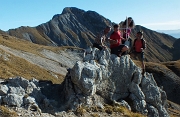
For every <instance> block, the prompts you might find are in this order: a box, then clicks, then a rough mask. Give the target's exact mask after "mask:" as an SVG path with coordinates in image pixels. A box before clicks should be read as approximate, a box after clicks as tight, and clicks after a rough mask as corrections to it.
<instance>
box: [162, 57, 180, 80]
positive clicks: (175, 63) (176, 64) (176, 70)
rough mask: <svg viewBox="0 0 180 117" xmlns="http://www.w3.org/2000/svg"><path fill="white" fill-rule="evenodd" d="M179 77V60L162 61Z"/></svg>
mask: <svg viewBox="0 0 180 117" xmlns="http://www.w3.org/2000/svg"><path fill="white" fill-rule="evenodd" d="M162 64H163V65H165V66H166V67H168V68H169V69H170V70H172V71H173V72H174V73H175V74H176V75H178V76H179V77H180V60H178V61H169V62H164V63H162Z"/></svg>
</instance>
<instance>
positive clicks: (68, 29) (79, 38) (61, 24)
mask: <svg viewBox="0 0 180 117" xmlns="http://www.w3.org/2000/svg"><path fill="white" fill-rule="evenodd" d="M110 24H111V22H110V20H108V19H106V18H104V17H103V16H101V15H99V14H98V13H96V12H94V11H87V12H85V11H83V10H81V9H78V8H74V7H71V8H68V7H67V8H65V9H64V10H63V12H62V14H57V15H55V16H53V18H52V19H51V20H50V21H49V22H47V23H44V24H41V25H39V26H37V27H35V28H30V27H20V28H18V29H11V30H9V31H8V33H9V34H10V35H13V36H17V37H19V38H26V39H28V40H30V41H32V42H34V43H37V44H43V45H54V46H63V45H68V46H78V47H81V48H86V47H87V45H91V42H92V41H93V39H94V37H95V34H96V33H97V32H99V31H101V30H102V29H103V28H104V27H105V26H106V25H110ZM44 42H45V43H44Z"/></svg>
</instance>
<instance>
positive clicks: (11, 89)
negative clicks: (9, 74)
mask: <svg viewBox="0 0 180 117" xmlns="http://www.w3.org/2000/svg"><path fill="white" fill-rule="evenodd" d="M9 93H11V94H17V95H20V96H24V95H25V90H24V89H23V88H22V87H21V86H19V87H12V86H9Z"/></svg>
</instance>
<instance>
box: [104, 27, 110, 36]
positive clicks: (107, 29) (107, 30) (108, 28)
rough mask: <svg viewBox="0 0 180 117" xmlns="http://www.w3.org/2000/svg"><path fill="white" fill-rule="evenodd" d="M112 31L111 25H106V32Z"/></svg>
mask: <svg viewBox="0 0 180 117" xmlns="http://www.w3.org/2000/svg"><path fill="white" fill-rule="evenodd" d="M110 31H111V27H110V26H106V28H105V29H104V33H105V34H107V33H109V32H110Z"/></svg>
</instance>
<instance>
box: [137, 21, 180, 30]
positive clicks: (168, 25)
mask: <svg viewBox="0 0 180 117" xmlns="http://www.w3.org/2000/svg"><path fill="white" fill-rule="evenodd" d="M140 25H142V26H145V27H147V28H150V29H153V30H174V29H180V21H179V20H175V21H168V22H155V23H145V24H140Z"/></svg>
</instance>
